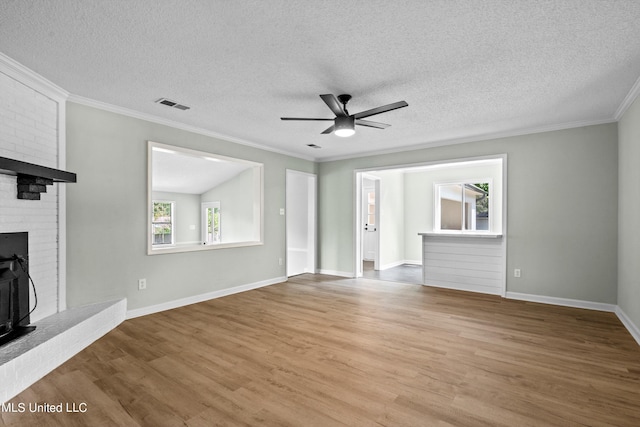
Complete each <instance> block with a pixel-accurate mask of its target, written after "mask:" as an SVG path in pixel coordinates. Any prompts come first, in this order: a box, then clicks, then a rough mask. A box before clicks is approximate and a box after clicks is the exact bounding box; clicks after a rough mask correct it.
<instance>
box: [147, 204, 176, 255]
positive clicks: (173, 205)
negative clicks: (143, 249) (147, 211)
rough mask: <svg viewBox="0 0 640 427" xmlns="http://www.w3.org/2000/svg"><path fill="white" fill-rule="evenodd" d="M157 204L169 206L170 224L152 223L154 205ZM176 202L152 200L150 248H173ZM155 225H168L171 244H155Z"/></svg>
mask: <svg viewBox="0 0 640 427" xmlns="http://www.w3.org/2000/svg"><path fill="white" fill-rule="evenodd" d="M157 203H158V204H159V203H162V204H170V205H171V219H170V222H169V223H167V222H158V221H154V217H153V214H154V211H155V205H156V204H157ZM175 215H176V202H175V201H174V200H152V202H151V246H152V247H163V248H168V247H172V246H175V244H176V243H175V242H176V240H175V233H176V231H175V228H176V227H175V225H176V217H175ZM156 224H169V228H170V230H171V242H170V243H155V238H154V236H155V234H154V232H153V230H154V226H155V225H156Z"/></svg>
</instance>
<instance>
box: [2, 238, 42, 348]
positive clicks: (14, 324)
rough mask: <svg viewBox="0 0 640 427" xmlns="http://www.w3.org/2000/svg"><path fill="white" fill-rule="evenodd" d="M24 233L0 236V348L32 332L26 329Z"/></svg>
mask: <svg viewBox="0 0 640 427" xmlns="http://www.w3.org/2000/svg"><path fill="white" fill-rule="evenodd" d="M28 265H29V238H28V233H0V345H2V344H5V343H7V342H9V341H11V340H13V339H15V338H18V337H20V336H22V335H24V334H26V333H28V332H31V331H33V330H34V329H35V326H29V322H30V319H29V315H30V312H29V267H28Z"/></svg>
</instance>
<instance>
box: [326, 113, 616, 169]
mask: <svg viewBox="0 0 640 427" xmlns="http://www.w3.org/2000/svg"><path fill="white" fill-rule="evenodd" d="M616 121H617V120H616V119H615V118H614V117H612V118H606V119H599V120H584V121H577V122H570V123H560V124H555V125H548V126H538V127H533V128H527V129H516V130H511V131H503V132H495V133H488V134H484V135H474V136H468V137H463V138H452V139H442V140H435V141H430V142H423V143H420V144H416V145H404V146H398V147H396V148H390V149H385V150H377V151H366V152H360V153H353V154H347V155H343V156H331V157H319V158H317V159H315V161H316V162H318V163H324V162H333V161H336V160H349V159H361V158H365V157H372V156H380V155H385V154H394V153H404V152H410V151H416V150H424V149H428V148H435V147H444V146H448V145H456V144H465V143H468V142H481V141H489V140H492V139H502V138H511V137H515V136H526V135H533V134H537V133H544V132H555V131H559V130H567V129H575V128H581V127H586V126H596V125H603V124H607V123H615V122H616ZM382 169H383V168H377V169H376V170H382Z"/></svg>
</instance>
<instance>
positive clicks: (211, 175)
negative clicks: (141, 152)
mask: <svg viewBox="0 0 640 427" xmlns="http://www.w3.org/2000/svg"><path fill="white" fill-rule="evenodd" d="M250 167H252V165H251V164H248V163H243V162H237V161H231V160H223V159H217V158H213V157H200V156H199V155H194V154H191V153H186V152H181V151H177V152H176V151H172V152H168V151H164V150H162V151H160V150H155V149H154V150H153V155H152V167H151V170H152V176H151V182H152V185H153V191H166V192H170V193H187V194H203V193H205V192H207V191H209V190H211V189H212V188H214V187H216V186H218V185H220V184H222V183H223V182H225V181H228V180H230V179H231V178H233V177H234V176H236V175H238V174H239V173H241V172H242V171H244V170H246V169H249V168H250Z"/></svg>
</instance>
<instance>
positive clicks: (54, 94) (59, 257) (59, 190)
mask: <svg viewBox="0 0 640 427" xmlns="http://www.w3.org/2000/svg"><path fill="white" fill-rule="evenodd" d="M67 97H68V93H67V92H66V91H64V90H63V89H61V88H59V87H57V86H55V85H54V84H52V83H51V82H48V81H47V80H45V79H43V78H42V77H40V76H38V75H37V74H35V73H33V72H32V71H30V70H28V69H26V68H24V67H23V66H22V65H20V64H18V63H17V62H15V61H13V60H12V59H11V58H8V57H7V56H5V55H3V54H1V53H0V157H6V158H10V159H13V160H20V161H23V162H28V163H34V164H37V165H41V166H46V167H51V168H55V169H62V170H65V120H66V118H65V106H66V99H67ZM65 185H67V184H53V185H48V186H47V192H46V193H42V194H41V200H20V199H18V198H17V197H16V196H17V187H16V177H15V176H8V175H3V174H0V233H9V232H25V231H26V232H28V233H29V273H30V275H31V277H32V278H33V281H34V283H35V285H36V289H37V296H38V305H37V308H36V309H35V311H34V312H33V313H32V314H31V323H32V324H36V326H37V327H36V331H34V332H32V333H30V334H28V335H26V336H24V337H21V338H20V339H18V340H15V341H13V342H11V343H8V344H5V345H3V346H2V347H0V402H5V401H6V400H8V399H10V398H11V397H13V396H15V395H16V394H17V393H19V392H20V391H22V390H24V389H25V388H26V387H29V386H30V385H31V384H32V383H33V382H35V381H37V380H38V379H39V378H41V377H42V376H44V375H46V374H47V373H48V372H49V371H50V370H52V369H54V368H55V367H57V366H58V365H60V364H61V363H63V362H64V361H65V360H67V359H68V358H69V357H71V356H73V355H74V354H75V353H77V352H78V351H80V350H81V349H82V348H84V347H86V346H87V345H89V344H90V343H91V342H93V341H94V340H96V339H98V338H99V337H100V336H101V335H104V334H105V333H107V332H108V331H109V330H110V329H112V328H113V327H115V326H116V325H117V324H118V323H120V322H122V320H124V316H125V311H126V301H124V300H122V301H118V302H112V303H102V304H98V305H95V306H91V307H83V308H78V309H73V310H66V308H67V307H66V292H65V290H66V287H65V286H66V270H65V266H66V259H65V256H66V215H65V214H66V200H65V194H66V193H65ZM30 292H31V295H30V301H31V307H32V306H33V301H34V298H33V291H32V290H31V291H30Z"/></svg>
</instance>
